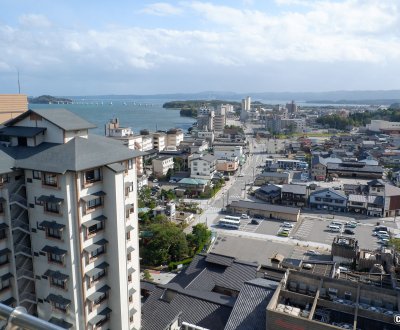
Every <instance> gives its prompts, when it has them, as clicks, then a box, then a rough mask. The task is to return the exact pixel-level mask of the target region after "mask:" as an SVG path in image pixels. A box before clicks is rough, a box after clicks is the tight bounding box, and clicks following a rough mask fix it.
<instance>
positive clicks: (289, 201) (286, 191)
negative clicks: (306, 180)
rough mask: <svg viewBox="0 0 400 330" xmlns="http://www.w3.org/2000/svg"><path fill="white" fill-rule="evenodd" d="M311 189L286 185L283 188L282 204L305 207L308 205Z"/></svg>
mask: <svg viewBox="0 0 400 330" xmlns="http://www.w3.org/2000/svg"><path fill="white" fill-rule="evenodd" d="M308 196H309V188H308V187H307V186H306V185H298V184H284V185H282V188H281V204H282V205H287V206H298V207H303V206H307V205H308Z"/></svg>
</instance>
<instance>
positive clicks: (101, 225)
mask: <svg viewBox="0 0 400 330" xmlns="http://www.w3.org/2000/svg"><path fill="white" fill-rule="evenodd" d="M103 229H104V221H100V222H99V223H97V224H95V225H93V226H90V227H88V228H87V237H91V236H92V235H94V234H96V233H97V232H99V231H100V230H103Z"/></svg>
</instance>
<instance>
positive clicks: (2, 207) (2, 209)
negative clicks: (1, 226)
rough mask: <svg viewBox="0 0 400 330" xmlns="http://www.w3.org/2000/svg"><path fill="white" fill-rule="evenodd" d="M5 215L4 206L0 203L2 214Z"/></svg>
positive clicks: (0, 212)
mask: <svg viewBox="0 0 400 330" xmlns="http://www.w3.org/2000/svg"><path fill="white" fill-rule="evenodd" d="M2 213H4V206H3V203H2V202H0V214H2Z"/></svg>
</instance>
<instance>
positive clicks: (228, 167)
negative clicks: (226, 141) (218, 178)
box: [216, 157, 239, 173]
mask: <svg viewBox="0 0 400 330" xmlns="http://www.w3.org/2000/svg"><path fill="white" fill-rule="evenodd" d="M238 168H239V160H238V159H237V157H232V158H231V159H217V163H216V169H217V171H218V172H223V173H234V172H236V171H237V169H238Z"/></svg>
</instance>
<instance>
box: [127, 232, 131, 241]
mask: <svg viewBox="0 0 400 330" xmlns="http://www.w3.org/2000/svg"><path fill="white" fill-rule="evenodd" d="M130 239H131V232H130V231H128V232H127V233H126V240H127V241H129V240H130Z"/></svg>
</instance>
